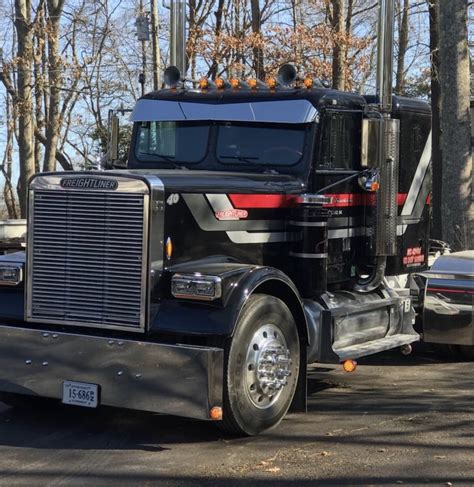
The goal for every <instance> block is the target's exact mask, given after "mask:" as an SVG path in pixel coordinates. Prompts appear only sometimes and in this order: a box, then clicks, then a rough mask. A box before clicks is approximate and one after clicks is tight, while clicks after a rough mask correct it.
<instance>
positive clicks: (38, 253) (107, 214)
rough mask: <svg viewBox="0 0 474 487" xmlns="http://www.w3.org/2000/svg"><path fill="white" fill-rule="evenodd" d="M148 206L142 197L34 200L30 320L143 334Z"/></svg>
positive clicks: (41, 193) (57, 192)
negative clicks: (132, 331)
mask: <svg viewBox="0 0 474 487" xmlns="http://www.w3.org/2000/svg"><path fill="white" fill-rule="evenodd" d="M147 200H148V196H147V195H146V194H144V192H143V191H142V192H141V193H125V192H100V191H78V190H69V191H66V190H61V189H53V190H47V189H46V190H45V189H40V190H35V191H34V192H33V193H32V200H31V210H30V227H29V231H30V235H29V248H28V252H29V258H28V263H29V266H30V268H29V271H28V275H29V282H28V292H29V295H28V313H27V314H28V319H29V320H31V321H38V322H48V323H58V324H71V325H84V326H97V327H106V328H134V329H136V328H144V319H145V318H144V317H145V288H146V245H145V242H146V240H145V236H146V231H147V229H146V224H147V219H146V206H147V203H146V202H147Z"/></svg>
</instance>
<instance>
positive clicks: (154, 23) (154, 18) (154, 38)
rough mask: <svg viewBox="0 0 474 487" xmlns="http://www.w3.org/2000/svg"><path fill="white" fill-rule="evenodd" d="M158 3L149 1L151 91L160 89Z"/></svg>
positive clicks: (152, 0) (153, 0)
mask: <svg viewBox="0 0 474 487" xmlns="http://www.w3.org/2000/svg"><path fill="white" fill-rule="evenodd" d="M158 25H159V24H158V2H157V0H151V45H152V50H153V90H155V91H156V90H159V89H160V88H161V70H160V64H161V63H160V57H161V55H160V41H159V37H158V34H159V27H158Z"/></svg>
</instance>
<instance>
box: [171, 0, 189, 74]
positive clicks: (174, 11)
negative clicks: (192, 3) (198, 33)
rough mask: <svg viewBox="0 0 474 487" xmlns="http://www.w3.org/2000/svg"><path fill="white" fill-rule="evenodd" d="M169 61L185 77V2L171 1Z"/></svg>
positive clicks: (183, 0) (182, 0)
mask: <svg viewBox="0 0 474 487" xmlns="http://www.w3.org/2000/svg"><path fill="white" fill-rule="evenodd" d="M170 16H171V19H170V28H171V32H170V61H171V66H176V67H177V68H178V69H179V71H180V73H181V76H183V77H185V76H186V64H187V63H186V1H185V0H171V5H170Z"/></svg>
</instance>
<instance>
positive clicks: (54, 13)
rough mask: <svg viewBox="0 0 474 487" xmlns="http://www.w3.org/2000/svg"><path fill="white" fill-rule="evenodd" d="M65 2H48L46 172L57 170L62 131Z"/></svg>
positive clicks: (61, 0)
mask: <svg viewBox="0 0 474 487" xmlns="http://www.w3.org/2000/svg"><path fill="white" fill-rule="evenodd" d="M63 5H64V0H48V1H47V6H48V19H47V22H46V25H47V32H48V35H47V37H48V66H49V67H48V78H49V110H48V122H47V124H46V147H45V152H44V165H43V170H44V171H54V170H55V169H56V148H57V146H58V141H59V132H60V130H61V121H60V108H59V104H60V102H61V91H60V88H61V84H62V75H61V73H62V66H61V57H60V55H59V27H60V25H59V24H60V20H61V14H62V10H63Z"/></svg>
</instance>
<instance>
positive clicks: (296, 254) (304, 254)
mask: <svg viewBox="0 0 474 487" xmlns="http://www.w3.org/2000/svg"><path fill="white" fill-rule="evenodd" d="M290 256H291V257H300V258H303V259H327V257H328V254H311V253H308V252H290Z"/></svg>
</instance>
